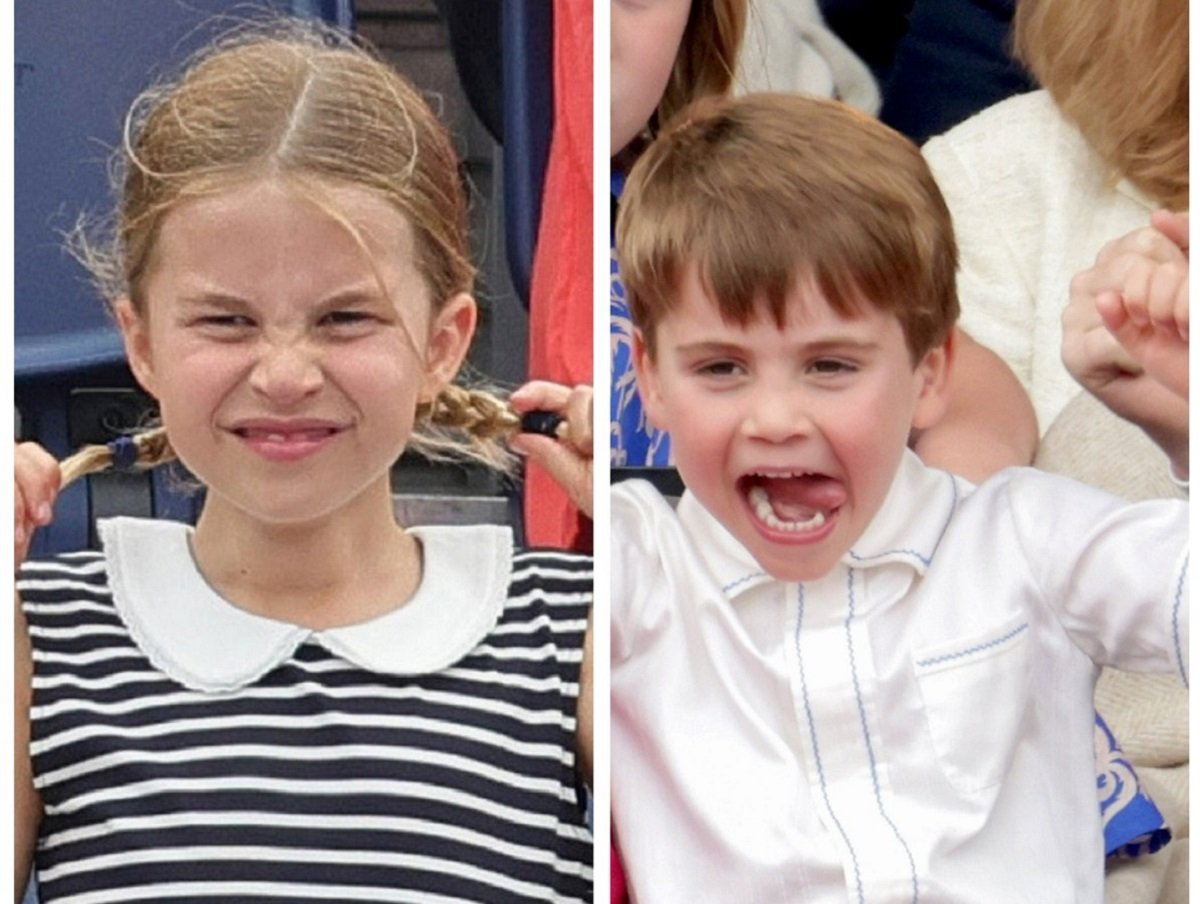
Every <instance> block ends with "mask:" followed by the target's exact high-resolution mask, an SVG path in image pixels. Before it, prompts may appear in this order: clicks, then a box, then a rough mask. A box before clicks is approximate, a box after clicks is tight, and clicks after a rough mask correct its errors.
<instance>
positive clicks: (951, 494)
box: [676, 449, 969, 599]
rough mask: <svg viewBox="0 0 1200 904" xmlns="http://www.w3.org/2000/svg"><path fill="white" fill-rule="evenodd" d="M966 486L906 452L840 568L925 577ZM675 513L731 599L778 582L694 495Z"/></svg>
mask: <svg viewBox="0 0 1200 904" xmlns="http://www.w3.org/2000/svg"><path fill="white" fill-rule="evenodd" d="M967 486H969V485H967V484H965V483H963V482H960V479H959V478H955V477H954V476H953V475H951V474H950V473H948V472H946V471H940V470H937V469H935V468H930V467H927V466H926V465H925V464H923V463H922V462H921V460H920V459H919V458H918V457H917V456H916V454H915V453H914V452H912V451H911V450H907V449H906V450H905V452H904V454H903V456H902V458H901V460H900V466H899V467H898V468H897V470H896V476H895V478H894V479H893V480H892V486H891V488H890V489H889V490H888V494H887V496H886V497H885V498H884V502H883V505H882V506H880V508H879V511H878V512H876V513H875V517H874V518H873V519H872V520H871V523H870V524H868V525H867V529H866V530H865V531H864V532H863V535H862V536H861V537H859V538H858V540H857V542H855V544H854V545H853V546H852V547H851V548H850V549H849V550H848V551H847V552H846V554H845V555H844V556H843V557H842V563H843V564H844V565H846V566H848V567H850V568H870V567H873V566H876V565H886V564H891V563H900V564H905V565H908V566H910V567H911V568H912V570H913V571H914V572H915V573H917V574H924V573H925V572H926V570H927V569H928V568H929V564H930V562H932V561H933V556H934V553H935V552H936V550H937V547H938V544H939V543H940V542H941V539H942V535H943V534H944V533H945V532H946V528H947V527H948V526H949V524H950V518H951V516H952V515H953V514H954V509H955V508H956V507H957V505H958V502H959V500H960V499H961V497H962V495H963V493H964V491H965V490H966V488H967ZM676 513H677V514H678V517H679V522H680V524H681V525H682V527H683V531H684V533H685V534H687V535H688V536H689V537H690V538H691V540H692V543H693V544H694V545H695V548H697V549H702V550H704V556H705V564H706V565H707V566H708V567H709V569H710V571H711V573H712V575H713V576H714V577H715V578H716V579H717V581H718V583H719V584H720V585H721V589H722V590H724V591H725V594H726V595H727V596H728V597H729V598H730V599H734V598H736V597H737V596H738V595H740V594H742V593H744V592H746V591H748V590H751V589H753V588H754V587H757V586H759V585H760V584H764V583H768V582H770V581H773V580H774V578H772V577H771V576H770V575H769V574H767V573H766V572H765V571H763V569H762V566H761V565H759V564H758V561H757V560H756V559H755V558H754V557H753V556H752V555H751V554H750V552H749V550H747V549H746V547H744V546H743V545H742V544H741V543H740V542H739V541H738V540H737V538H736V537H734V535H733V534H731V533H730V532H729V531H728V530H727V529H726V528H725V526H724V525H722V524H721V522H720V521H718V520H717V519H716V518H714V517H713V516H712V515H711V514H710V513H709V511H708V510H707V509H706V508H705V507H704V506H703V505H702V504H701V503H700V501H699V500H698V499H696V497H695V496H694V495H692V493H691V491H690V490H689V491H687V492H685V493H684V494H683V496H682V497H681V498H680V500H679V505H678V506H677V508H676Z"/></svg>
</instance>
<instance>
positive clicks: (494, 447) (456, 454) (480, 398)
mask: <svg viewBox="0 0 1200 904" xmlns="http://www.w3.org/2000/svg"><path fill="white" fill-rule="evenodd" d="M417 422H418V425H419V426H420V427H421V429H420V430H418V431H416V432H414V434H413V436H412V440H411V443H410V444H411V446H412V447H413V448H414V449H415V450H416V451H417V452H419V453H420V454H422V455H424V456H425V457H426V458H428V459H430V460H433V461H468V462H474V463H477V464H483V465H486V466H488V467H490V468H494V469H495V470H498V471H501V472H503V473H511V472H512V471H513V470H514V468H515V466H516V457H515V456H514V455H513V454H512V453H511V452H509V451H508V450H507V448H506V447H505V446H504V445H503V440H504V439H506V438H507V437H509V436H512V435H513V434H514V433H517V432H518V431H519V430H520V429H521V416H520V415H519V414H517V413H516V412H515V411H513V409H512V408H511V407H510V406H509V404H508V402H506V401H505V400H504V398H503V397H501V396H500V395H498V394H497V393H496V392H495V391H492V390H484V389H470V388H467V387H465V386H457V385H453V384H452V385H450V386H447V387H446V388H445V389H443V390H442V392H441V393H440V394H439V395H438V397H437V398H436V399H434V400H433V401H432V402H427V403H425V404H422V405H419V406H418V407H417ZM127 439H128V440H129V441H130V442H132V443H133V445H134V448H135V449H136V459H135V460H134V462H133V463H132V467H133V468H134V469H135V470H139V471H148V470H151V469H152V468H157V467H158V466H159V465H165V464H168V463H170V462H173V461H176V460H177V456H176V455H175V450H174V449H173V448H172V447H171V441H170V440H169V439H168V438H167V431H166V428H165V427H153V428H151V429H149V430H146V431H143V432H141V433H135V434H131V435H129V436H128V437H127ZM116 465H117V461H116V455H115V453H114V447H113V445H111V444H101V443H97V444H92V445H87V446H83V447H81V448H80V449H79V450H77V451H76V452H74V453H73V454H71V455H69V456H68V457H67V458H64V459H63V460H62V462H60V463H59V471H60V473H61V474H62V485H63V486H64V487H65V486H66V485H67V484H69V483H72V482H74V481H76V480H78V479H79V478H81V477H86V476H87V475H89V474H96V473H99V472H100V471H105V470H108V469H109V468H112V467H115V466H116Z"/></svg>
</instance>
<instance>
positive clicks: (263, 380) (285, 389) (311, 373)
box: [250, 343, 325, 406]
mask: <svg viewBox="0 0 1200 904" xmlns="http://www.w3.org/2000/svg"><path fill="white" fill-rule="evenodd" d="M324 382H325V376H324V373H323V372H322V370H321V367H320V362H319V361H318V359H317V356H316V355H315V354H313V352H312V350H311V349H308V348H306V347H305V346H304V345H303V343H287V344H269V345H266V346H265V347H264V348H263V350H262V353H261V354H260V355H259V358H258V360H257V361H256V362H255V363H254V367H253V368H252V369H251V371H250V387H251V388H252V389H253V390H254V391H255V392H256V393H258V394H259V395H261V396H263V397H265V398H266V399H268V400H270V402H271V403H272V404H275V405H280V406H289V405H294V404H296V403H297V402H301V401H303V400H304V399H306V398H308V397H309V396H311V395H313V394H314V393H316V392H317V391H318V390H319V389H320V388H321V387H322V385H324Z"/></svg>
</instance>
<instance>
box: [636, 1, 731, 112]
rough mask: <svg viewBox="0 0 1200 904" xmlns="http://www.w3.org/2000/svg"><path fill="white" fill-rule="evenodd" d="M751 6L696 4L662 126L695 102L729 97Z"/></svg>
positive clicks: (681, 45) (662, 103)
mask: <svg viewBox="0 0 1200 904" xmlns="http://www.w3.org/2000/svg"><path fill="white" fill-rule="evenodd" d="M747 6H748V0H692V8H691V12H690V13H689V14H688V21H687V25H686V26H685V27H684V30H683V39H682V40H681V41H680V43H679V53H678V54H677V55H676V57H675V66H674V68H672V70H671V77H670V79H669V80H668V81H667V87H666V90H665V91H664V92H663V96H662V100H661V101H660V102H659V104H658V109H657V111H656V119H657V121H658V122H659V123H660V124H665V123H667V122H669V121H670V120H671V118H672V117H673V116H674V115H675V114H676V113H678V112H679V111H680V110H682V109H683V108H684V107H686V106H687V105H688V104H690V103H692V102H693V101H696V100H699V99H700V98H702V97H709V96H711V95H724V94H728V93H729V91H730V89H731V88H732V87H733V74H734V71H735V70H736V69H737V57H738V51H739V50H740V49H741V46H742V36H743V34H744V33H745V30H746V15H747Z"/></svg>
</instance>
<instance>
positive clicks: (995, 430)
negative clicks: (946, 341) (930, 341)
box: [913, 330, 1038, 483]
mask: <svg viewBox="0 0 1200 904" xmlns="http://www.w3.org/2000/svg"><path fill="white" fill-rule="evenodd" d="M956 342H957V346H958V347H957V352H956V359H955V362H954V368H953V369H952V371H951V389H950V407H949V408H948V409H947V411H946V414H945V416H944V417H943V418H942V419H941V420H940V421H938V422H937V423H936V424H934V425H933V426H932V427H928V428H926V429H925V430H923V431H921V432H920V433H919V434H918V435H917V436H916V438H915V440H914V442H913V449H914V450H915V451H916V452H917V454H918V455H920V456H921V458H922V459H923V460H924V461H925V463H926V464H929V465H933V466H934V467H938V468H945V469H946V470H948V471H951V472H953V473H955V474H961V475H962V476H963V477H966V478H967V479H968V480H972V481H974V482H977V483H978V482H979V481H982V480H984V479H986V478H988V477H990V476H991V475H992V474H995V473H996V472H997V471H1000V470H1003V469H1004V468H1007V467H1010V466H1012V465H1028V464H1030V463H1031V462H1032V461H1033V456H1034V453H1035V452H1036V451H1037V442H1038V426H1037V415H1036V414H1034V411H1033V405H1032V404H1031V403H1030V401H1029V396H1028V395H1026V393H1025V390H1024V388H1023V387H1022V386H1021V384H1020V382H1019V381H1018V380H1017V378H1016V375H1014V374H1013V372H1012V371H1011V370H1009V368H1008V365H1006V364H1005V363H1004V362H1003V361H1002V360H1001V359H1000V357H999V356H998V355H997V354H996V353H995V352H993V351H991V350H990V349H988V348H985V347H984V346H982V345H980V344H979V343H978V342H975V341H974V340H973V339H971V337H970V336H968V335H967V334H966V333H964V332H963V331H962V330H957V331H956Z"/></svg>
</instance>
